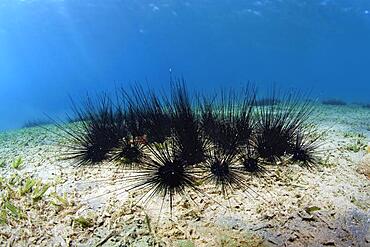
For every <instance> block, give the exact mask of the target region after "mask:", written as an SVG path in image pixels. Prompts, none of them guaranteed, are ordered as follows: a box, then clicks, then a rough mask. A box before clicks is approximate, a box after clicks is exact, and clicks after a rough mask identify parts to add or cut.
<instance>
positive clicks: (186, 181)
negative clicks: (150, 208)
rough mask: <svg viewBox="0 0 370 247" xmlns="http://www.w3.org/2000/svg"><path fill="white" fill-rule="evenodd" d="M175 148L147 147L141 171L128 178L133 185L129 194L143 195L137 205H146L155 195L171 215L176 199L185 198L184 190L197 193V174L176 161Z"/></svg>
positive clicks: (168, 144)
mask: <svg viewBox="0 0 370 247" xmlns="http://www.w3.org/2000/svg"><path fill="white" fill-rule="evenodd" d="M176 145H177V144H176V143H175V142H174V141H168V142H165V143H164V144H162V145H155V144H149V145H147V148H148V150H149V155H148V156H147V157H146V158H145V159H144V160H143V162H142V165H141V167H140V169H137V170H135V171H134V174H133V175H131V176H129V177H128V178H127V179H128V181H131V182H132V185H131V186H130V187H129V188H128V190H134V191H143V195H142V196H141V198H140V200H139V201H143V203H144V204H145V203H146V202H148V201H149V200H150V199H152V198H153V197H154V196H156V195H157V196H161V197H162V198H163V201H162V206H163V203H164V201H165V200H166V199H167V198H168V199H169V206H170V210H171V212H172V208H173V201H174V198H175V196H176V195H181V196H184V195H186V193H187V189H191V190H193V191H195V192H197V193H198V192H199V189H198V188H197V184H198V183H197V175H196V171H194V168H193V167H191V166H188V165H187V162H188V161H187V160H182V159H179V158H178V157H176V155H175V153H174V150H176V148H175V146H176ZM161 208H162V207H161Z"/></svg>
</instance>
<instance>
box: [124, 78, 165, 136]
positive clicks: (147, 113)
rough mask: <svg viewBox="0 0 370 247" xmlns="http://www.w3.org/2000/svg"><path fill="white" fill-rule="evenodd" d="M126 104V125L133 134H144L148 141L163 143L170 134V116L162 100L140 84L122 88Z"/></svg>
mask: <svg viewBox="0 0 370 247" xmlns="http://www.w3.org/2000/svg"><path fill="white" fill-rule="evenodd" d="M122 95H123V96H124V98H125V99H126V100H127V104H128V107H127V108H128V119H127V121H128V126H130V128H129V129H131V132H132V133H133V135H134V136H145V139H146V140H147V141H148V142H149V143H163V142H164V141H165V140H166V139H167V138H168V137H169V136H171V117H170V114H169V111H168V108H166V107H165V104H164V102H163V100H162V99H161V98H160V97H158V96H157V95H156V94H155V93H154V92H153V91H150V90H147V91H145V90H144V89H143V88H142V87H141V86H139V85H136V86H133V87H131V90H130V91H126V90H123V89H122Z"/></svg>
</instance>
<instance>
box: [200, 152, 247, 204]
mask: <svg viewBox="0 0 370 247" xmlns="http://www.w3.org/2000/svg"><path fill="white" fill-rule="evenodd" d="M238 163H239V162H238V157H237V153H223V152H222V151H219V150H212V151H210V154H209V155H208V159H207V160H206V162H205V164H204V165H203V167H202V169H203V179H202V180H203V182H204V183H213V184H214V185H215V186H216V188H219V189H220V190H221V193H222V195H223V196H224V197H225V198H227V197H228V196H229V195H230V194H231V193H232V192H234V191H236V190H238V189H241V188H246V187H247V184H246V177H245V173H244V171H243V168H242V167H241V166H240V164H238Z"/></svg>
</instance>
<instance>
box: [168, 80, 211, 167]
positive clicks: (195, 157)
mask: <svg viewBox="0 0 370 247" xmlns="http://www.w3.org/2000/svg"><path fill="white" fill-rule="evenodd" d="M170 103H171V104H170V105H169V109H170V112H171V123H172V133H173V139H174V140H175V142H176V145H174V148H175V150H174V152H175V156H176V158H177V159H179V160H184V161H186V164H187V165H195V164H199V163H201V162H203V161H204V160H205V159H206V156H205V152H206V148H207V139H206V138H204V134H203V132H202V130H201V126H200V121H199V114H198V113H196V112H195V109H194V108H193V105H192V104H191V100H190V97H189V94H188V92H187V89H186V87H185V84H184V81H181V82H180V81H179V82H175V83H173V84H172V87H171V102H170Z"/></svg>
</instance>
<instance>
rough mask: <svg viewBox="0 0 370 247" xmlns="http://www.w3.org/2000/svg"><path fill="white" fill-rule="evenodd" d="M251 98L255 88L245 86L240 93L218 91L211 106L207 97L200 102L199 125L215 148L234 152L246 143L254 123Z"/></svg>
mask: <svg viewBox="0 0 370 247" xmlns="http://www.w3.org/2000/svg"><path fill="white" fill-rule="evenodd" d="M240 96H241V97H240ZM254 101H255V91H254V90H249V89H247V90H245V91H243V93H242V95H237V94H236V93H235V92H234V91H230V92H229V94H228V95H226V94H224V93H222V94H221V99H220V101H219V102H218V101H217V104H216V105H215V106H213V104H212V103H211V101H207V100H204V101H203V102H202V103H201V104H200V105H201V107H200V109H201V124H202V129H203V131H204V133H205V134H206V136H207V138H208V139H209V140H210V142H211V143H213V144H214V146H215V147H216V148H217V149H220V150H223V152H224V153H234V152H237V151H238V150H239V149H240V148H241V147H244V148H245V147H247V146H248V145H249V142H250V138H251V136H252V133H253V127H254V121H253V118H252V110H253V105H254Z"/></svg>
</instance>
